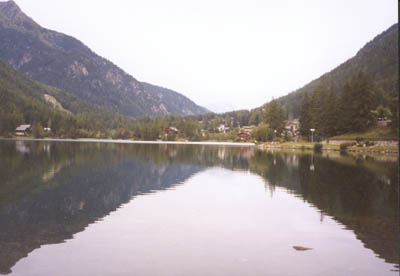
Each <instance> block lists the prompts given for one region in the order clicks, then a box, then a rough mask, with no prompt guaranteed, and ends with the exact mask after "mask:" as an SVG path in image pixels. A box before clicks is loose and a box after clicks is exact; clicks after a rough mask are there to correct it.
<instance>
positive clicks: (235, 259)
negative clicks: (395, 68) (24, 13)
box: [0, 141, 399, 276]
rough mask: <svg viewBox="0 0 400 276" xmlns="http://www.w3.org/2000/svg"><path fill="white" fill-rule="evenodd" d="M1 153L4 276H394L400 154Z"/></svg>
mask: <svg viewBox="0 0 400 276" xmlns="http://www.w3.org/2000/svg"><path fill="white" fill-rule="evenodd" d="M0 156H1V159H0V227H1V228H0V274H4V275H21V276H22V275H24V276H29V275H41V276H46V275H61V276H62V275H74V276H75V275H96V276H97V275H397V274H398V268H399V240H398V237H399V226H398V184H397V183H398V182H397V177H398V176H397V167H398V161H397V158H395V157H382V156H378V157H369V156H363V155H360V156H349V155H345V156H343V155H339V154H337V153H330V154H329V155H327V154H324V155H315V154H306V153H301V152H299V153H292V152H282V151H281V152H268V151H260V150H257V149H255V148H254V147H229V146H211V145H207V146H202V145H156V144H146V145H145V144H142V145H141V144H118V143H115V144H112V143H71V142H37V141H32V142H22V141H17V142H16V141H2V142H0ZM304 249H308V250H304Z"/></svg>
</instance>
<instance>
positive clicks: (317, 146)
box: [314, 143, 322, 152]
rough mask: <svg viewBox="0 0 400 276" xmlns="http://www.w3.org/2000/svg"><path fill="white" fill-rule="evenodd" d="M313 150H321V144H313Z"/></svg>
mask: <svg viewBox="0 0 400 276" xmlns="http://www.w3.org/2000/svg"><path fill="white" fill-rule="evenodd" d="M314 151H315V152H321V151H322V144H320V143H316V144H314Z"/></svg>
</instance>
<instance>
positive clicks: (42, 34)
mask: <svg viewBox="0 0 400 276" xmlns="http://www.w3.org/2000/svg"><path fill="white" fill-rule="evenodd" d="M0 45H1V47H0V59H2V60H3V61H4V62H6V63H7V64H9V65H11V66H12V67H13V68H14V69H15V70H17V71H18V72H20V73H22V74H24V75H25V76H28V77H29V78H30V79H33V80H36V81H39V82H42V83H44V84H47V85H50V86H53V87H56V88H59V89H61V90H64V91H67V92H70V93H72V94H73V95H75V96H76V97H77V98H78V99H79V100H83V101H85V102H89V103H92V104H95V105H99V106H103V107H106V108H107V109H110V110H112V111H114V112H118V113H120V114H122V115H126V116H130V117H138V116H159V115H169V114H175V115H189V114H200V113H205V112H208V110H206V109H205V108H202V107H200V106H198V105H196V104H195V103H194V102H192V101H190V100H189V99H188V98H186V97H184V96H183V95H181V94H179V93H176V92H174V91H171V90H168V89H164V88H160V87H157V86H152V85H146V88H147V89H144V87H143V86H144V85H143V84H142V83H141V82H139V81H138V80H136V79H135V78H134V77H133V76H131V75H129V74H127V73H126V72H124V71H123V70H122V69H121V68H119V67H117V66H116V65H114V64H113V63H112V62H110V61H108V60H107V59H105V58H102V57H100V56H98V55H97V54H96V53H94V52H93V51H91V50H90V49H89V48H88V47H87V46H85V45H84V44H83V43H82V42H81V41H79V40H77V39H75V38H73V37H71V36H68V35H65V34H62V33H59V32H55V31H52V30H49V29H45V28H43V27H41V26H40V25H39V24H37V23H36V22H34V21H33V20H32V19H31V18H30V17H29V16H27V15H26V14H24V12H23V11H22V10H21V9H20V8H19V7H18V6H17V4H15V2H14V1H8V2H0Z"/></svg>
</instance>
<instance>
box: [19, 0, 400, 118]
mask: <svg viewBox="0 0 400 276" xmlns="http://www.w3.org/2000/svg"><path fill="white" fill-rule="evenodd" d="M15 2H16V3H17V4H18V5H19V6H20V7H21V9H22V10H23V11H24V12H25V13H26V14H28V15H29V16H30V17H32V18H33V19H34V20H35V21H36V22H37V23H39V24H40V25H42V26H43V27H46V28H48V29H52V30H56V31H59V32H62V33H65V34H68V35H71V36H74V37H75V38H77V39H79V40H81V41H82V42H83V43H84V44H86V45H87V46H89V48H91V49H92V50H93V51H94V52H96V53H97V54H99V55H101V56H103V57H105V58H107V59H109V60H110V61H112V62H113V63H115V64H117V65H118V66H119V67H121V68H122V69H124V70H125V71H126V72H128V73H130V74H131V75H133V76H134V77H135V78H136V79H138V80H140V81H146V82H150V83H152V84H156V85H160V86H163V87H167V88H170V89H173V90H176V91H178V92H180V93H182V94H184V95H185V96H188V97H189V98H190V99H192V100H194V101H195V102H196V103H198V104H200V105H203V106H205V107H207V108H209V109H211V110H213V111H219V112H220V111H228V110H232V109H244V108H253V107H257V106H260V105H262V104H263V103H265V102H267V101H269V100H271V98H272V97H279V96H282V95H285V94H287V93H289V92H291V91H293V90H295V89H297V88H300V87H302V86H303V85H305V84H307V83H308V82H310V81H311V80H313V79H315V78H318V77H319V76H320V75H322V74H323V73H325V72H327V71H330V70H332V69H334V68H335V67H336V66H338V65H339V64H341V63H343V62H344V61H346V60H347V59H348V58H350V57H352V56H354V55H355V54H356V53H357V51H358V50H359V49H360V48H361V47H362V46H364V45H365V43H367V42H368V41H370V40H372V39H373V38H374V37H375V36H376V35H378V34H379V33H381V32H383V31H384V30H386V29H387V28H388V27H390V26H391V25H392V24H394V23H395V22H397V18H398V16H397V10H398V8H397V1H394V0H335V1H327V0H305V1H298V0H293V1H288V0H286V1H285V0H279V1H277V0H271V1H268V0H242V1H235V0H221V1H218V0H202V1H190V0H168V1H166V0H142V1H136V0H129V1H128V0H125V1H124V0H113V1H110V0H108V1H105V0H104V1H103V0H96V1H82V0H68V1H64V0H63V1H61V0H58V1H54V0H35V1H32V0H15Z"/></svg>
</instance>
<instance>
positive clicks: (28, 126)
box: [15, 125, 31, 131]
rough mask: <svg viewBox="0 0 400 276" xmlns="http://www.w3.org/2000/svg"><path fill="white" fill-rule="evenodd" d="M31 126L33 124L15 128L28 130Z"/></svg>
mask: <svg viewBox="0 0 400 276" xmlns="http://www.w3.org/2000/svg"><path fill="white" fill-rule="evenodd" d="M30 128H31V125H20V126H19V127H17V128H16V129H15V131H26V130H28V129H30Z"/></svg>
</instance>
